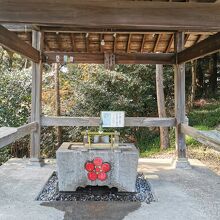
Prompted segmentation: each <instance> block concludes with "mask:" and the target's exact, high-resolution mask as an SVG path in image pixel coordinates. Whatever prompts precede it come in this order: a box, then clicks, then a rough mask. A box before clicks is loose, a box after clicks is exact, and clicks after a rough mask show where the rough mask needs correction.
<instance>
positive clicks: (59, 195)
mask: <svg viewBox="0 0 220 220" xmlns="http://www.w3.org/2000/svg"><path fill="white" fill-rule="evenodd" d="M37 200H38V201H44V202H46V201H47V202H51V201H122V202H123V201H124V202H126V201H130V202H145V203H150V202H153V201H155V198H154V196H153V193H152V191H151V186H150V184H149V182H148V181H147V180H146V179H145V178H144V175H143V174H138V175H137V180H136V192H135V193H131V192H117V189H116V188H112V189H109V188H108V187H98V186H95V187H94V186H87V187H85V188H81V187H80V188H78V189H77V191H75V192H69V193H67V192H59V190H58V178H57V173H56V172H54V173H53V174H52V176H51V177H50V179H49V180H48V182H47V183H46V184H45V186H44V188H43V190H42V191H41V193H40V194H39V196H38V197H37Z"/></svg>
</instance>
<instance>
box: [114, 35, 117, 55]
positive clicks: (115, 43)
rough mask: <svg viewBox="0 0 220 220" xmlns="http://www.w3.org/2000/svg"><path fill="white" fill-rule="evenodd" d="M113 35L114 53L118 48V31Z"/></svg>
mask: <svg viewBox="0 0 220 220" xmlns="http://www.w3.org/2000/svg"><path fill="white" fill-rule="evenodd" d="M113 37H114V43H113V53H115V52H116V50H117V33H114V34H113Z"/></svg>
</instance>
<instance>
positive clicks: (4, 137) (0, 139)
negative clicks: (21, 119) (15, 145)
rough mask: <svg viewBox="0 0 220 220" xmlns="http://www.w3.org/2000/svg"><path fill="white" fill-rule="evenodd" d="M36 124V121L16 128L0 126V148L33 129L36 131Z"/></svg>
mask: <svg viewBox="0 0 220 220" xmlns="http://www.w3.org/2000/svg"><path fill="white" fill-rule="evenodd" d="M37 126H38V123H37V122H32V123H29V124H26V125H23V126H21V127H18V128H14V127H1V128H0V148H2V147H4V146H7V145H8V144H10V143H12V142H14V141H16V140H18V139H19V138H22V137H24V136H26V135H28V134H30V133H31V132H33V131H36V129H37Z"/></svg>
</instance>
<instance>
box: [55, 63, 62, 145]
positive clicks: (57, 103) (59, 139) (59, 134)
mask: <svg viewBox="0 0 220 220" xmlns="http://www.w3.org/2000/svg"><path fill="white" fill-rule="evenodd" d="M54 80H55V97H56V98H55V111H56V116H60V82H59V66H58V64H57V63H55V64H54ZM56 130H57V148H58V147H59V146H60V145H61V143H62V128H61V127H57V128H56Z"/></svg>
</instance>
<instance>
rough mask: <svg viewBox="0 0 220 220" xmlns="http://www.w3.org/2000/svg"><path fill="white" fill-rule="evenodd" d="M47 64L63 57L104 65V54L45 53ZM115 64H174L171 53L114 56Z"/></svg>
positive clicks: (75, 61) (173, 57) (78, 61)
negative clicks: (57, 57)
mask: <svg viewBox="0 0 220 220" xmlns="http://www.w3.org/2000/svg"><path fill="white" fill-rule="evenodd" d="M44 55H45V57H46V60H45V62H47V63H56V56H59V58H60V59H59V60H60V63H63V62H64V61H63V58H64V56H65V55H67V56H68V57H70V56H71V57H73V59H74V63H90V64H104V53H72V52H67V53H61V52H45V53H44ZM115 60H116V64H174V63H175V55H174V54H173V53H155V54H154V53H148V54H142V53H129V54H126V53H125V54H115Z"/></svg>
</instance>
